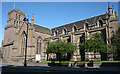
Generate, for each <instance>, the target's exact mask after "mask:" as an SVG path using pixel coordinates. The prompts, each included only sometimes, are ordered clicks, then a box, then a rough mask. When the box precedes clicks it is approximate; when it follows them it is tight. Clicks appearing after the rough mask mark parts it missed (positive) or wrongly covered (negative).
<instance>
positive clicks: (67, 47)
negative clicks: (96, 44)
mask: <svg viewBox="0 0 120 74" xmlns="http://www.w3.org/2000/svg"><path fill="white" fill-rule="evenodd" d="M76 49H77V47H76V46H75V45H74V44H73V43H70V42H65V41H62V40H58V41H55V42H51V43H48V46H47V51H46V53H55V54H56V58H57V60H59V61H61V60H62V55H63V54H65V53H67V54H68V55H69V56H68V57H70V55H72V54H73V52H74V51H75V50H76Z"/></svg>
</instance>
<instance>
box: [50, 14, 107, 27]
mask: <svg viewBox="0 0 120 74" xmlns="http://www.w3.org/2000/svg"><path fill="white" fill-rule="evenodd" d="M105 14H106V13H104V14H100V15H96V16H92V17H88V18H85V19H82V20H78V21H75V22H71V23H68V24H64V25H61V26H65V25H69V24H73V23H76V22H80V21H84V20H87V19H91V18H94V17H98V16H101V15H105ZM61 26H58V27H61ZM58 27H55V28H58ZM55 28H52V29H55Z"/></svg>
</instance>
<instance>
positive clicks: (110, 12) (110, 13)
mask: <svg viewBox="0 0 120 74" xmlns="http://www.w3.org/2000/svg"><path fill="white" fill-rule="evenodd" d="M108 3H109V4H108V11H109V15H110V16H111V15H112V8H111V5H110V2H108Z"/></svg>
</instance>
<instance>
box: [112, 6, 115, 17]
mask: <svg viewBox="0 0 120 74" xmlns="http://www.w3.org/2000/svg"><path fill="white" fill-rule="evenodd" d="M112 8H113V17H114V18H115V17H116V14H115V10H114V5H112Z"/></svg>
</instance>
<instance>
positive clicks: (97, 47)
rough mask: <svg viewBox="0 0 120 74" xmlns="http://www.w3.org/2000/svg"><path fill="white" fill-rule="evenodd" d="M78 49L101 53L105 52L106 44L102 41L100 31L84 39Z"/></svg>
mask: <svg viewBox="0 0 120 74" xmlns="http://www.w3.org/2000/svg"><path fill="white" fill-rule="evenodd" d="M80 49H82V50H84V51H85V52H94V53H96V52H100V53H101V54H103V53H104V54H105V53H107V49H108V45H107V44H106V43H105V42H104V39H103V36H102V34H101V33H95V34H93V35H92V37H91V38H90V39H88V40H85V42H84V43H80Z"/></svg>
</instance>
